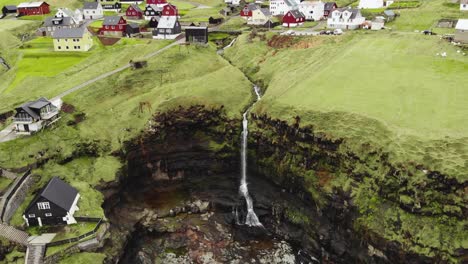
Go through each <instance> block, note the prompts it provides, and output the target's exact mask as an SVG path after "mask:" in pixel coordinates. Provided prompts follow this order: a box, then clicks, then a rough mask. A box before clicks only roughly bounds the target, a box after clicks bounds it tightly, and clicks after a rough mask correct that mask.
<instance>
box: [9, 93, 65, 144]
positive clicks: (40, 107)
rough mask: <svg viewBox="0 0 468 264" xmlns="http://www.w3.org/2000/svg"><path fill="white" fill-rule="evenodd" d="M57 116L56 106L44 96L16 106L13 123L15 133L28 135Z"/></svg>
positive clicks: (53, 120) (54, 119)
mask: <svg viewBox="0 0 468 264" xmlns="http://www.w3.org/2000/svg"><path fill="white" fill-rule="evenodd" d="M58 117H59V110H58V108H57V107H56V106H55V105H53V104H52V103H51V102H50V101H49V100H47V99H46V98H39V99H38V100H36V101H31V102H27V103H25V104H23V105H21V106H20V107H17V108H16V114H15V116H14V118H13V124H14V125H15V129H16V134H19V135H30V134H32V133H34V132H37V131H40V130H41V129H42V128H44V127H46V126H48V125H49V124H52V123H54V122H55V121H57V120H58Z"/></svg>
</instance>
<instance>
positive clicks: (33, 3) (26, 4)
mask: <svg viewBox="0 0 468 264" xmlns="http://www.w3.org/2000/svg"><path fill="white" fill-rule="evenodd" d="M44 3H45V4H47V3H46V2H29V3H21V4H19V5H18V8H21V7H40V6H41V5H42V4H44ZM47 5H49V4H47Z"/></svg>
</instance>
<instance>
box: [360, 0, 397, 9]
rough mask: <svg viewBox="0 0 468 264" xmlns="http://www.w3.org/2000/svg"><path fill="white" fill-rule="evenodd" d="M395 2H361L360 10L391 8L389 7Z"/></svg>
mask: <svg viewBox="0 0 468 264" xmlns="http://www.w3.org/2000/svg"><path fill="white" fill-rule="evenodd" d="M393 2H394V1H393V0H388V1H385V0H360V1H359V5H358V8H369V9H373V8H382V7H385V6H389V5H391V4H393Z"/></svg>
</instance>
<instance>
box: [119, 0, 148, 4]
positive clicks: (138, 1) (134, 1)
mask: <svg viewBox="0 0 468 264" xmlns="http://www.w3.org/2000/svg"><path fill="white" fill-rule="evenodd" d="M119 2H120V3H122V4H127V5H129V4H134V5H139V4H141V3H143V2H144V1H143V0H119Z"/></svg>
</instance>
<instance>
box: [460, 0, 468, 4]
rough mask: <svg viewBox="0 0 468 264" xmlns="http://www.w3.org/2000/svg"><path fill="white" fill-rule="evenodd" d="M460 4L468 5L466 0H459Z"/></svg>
mask: <svg viewBox="0 0 468 264" xmlns="http://www.w3.org/2000/svg"><path fill="white" fill-rule="evenodd" d="M460 4H462V5H468V0H460Z"/></svg>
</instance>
